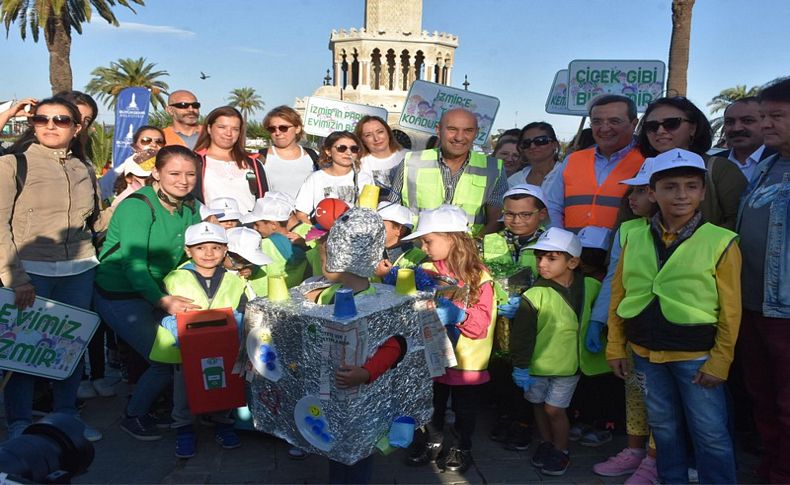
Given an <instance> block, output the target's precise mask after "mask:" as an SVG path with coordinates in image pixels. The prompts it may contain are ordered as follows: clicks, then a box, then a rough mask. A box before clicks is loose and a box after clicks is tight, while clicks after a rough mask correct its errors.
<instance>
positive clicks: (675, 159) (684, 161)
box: [650, 148, 708, 178]
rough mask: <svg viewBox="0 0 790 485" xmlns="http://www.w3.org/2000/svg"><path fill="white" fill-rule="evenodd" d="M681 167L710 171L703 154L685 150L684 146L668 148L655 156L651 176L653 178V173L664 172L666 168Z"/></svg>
mask: <svg viewBox="0 0 790 485" xmlns="http://www.w3.org/2000/svg"><path fill="white" fill-rule="evenodd" d="M681 167H688V168H696V169H697V170H701V171H703V172H707V171H708V169H707V167H705V161H704V160H703V159H702V157H701V156H699V155H697V154H696V153H694V152H690V151H688V150H683V149H682V148H673V149H672V150H667V151H665V152H664V153H661V154H659V155H656V156H655V157H654V158H653V166H652V167H651V170H650V178H653V175H655V174H657V173H659V172H663V171H664V170H671V169H673V168H681Z"/></svg>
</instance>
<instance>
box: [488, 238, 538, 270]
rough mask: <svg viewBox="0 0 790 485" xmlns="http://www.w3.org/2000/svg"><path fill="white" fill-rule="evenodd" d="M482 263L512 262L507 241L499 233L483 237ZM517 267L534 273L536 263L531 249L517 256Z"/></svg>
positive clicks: (511, 254)
mask: <svg viewBox="0 0 790 485" xmlns="http://www.w3.org/2000/svg"><path fill="white" fill-rule="evenodd" d="M483 261H485V262H486V263H490V262H493V261H496V262H502V263H512V262H513V253H512V252H511V248H510V246H509V245H508V243H507V239H505V236H504V235H503V234H502V233H501V232H497V233H492V234H486V235H485V236H483ZM518 265H519V266H521V267H522V268H530V269H531V270H532V273H536V272H537V262H536V260H535V253H534V251H533V250H531V249H525V250H523V251H521V254H519V256H518Z"/></svg>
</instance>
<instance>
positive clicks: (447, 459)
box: [436, 446, 472, 473]
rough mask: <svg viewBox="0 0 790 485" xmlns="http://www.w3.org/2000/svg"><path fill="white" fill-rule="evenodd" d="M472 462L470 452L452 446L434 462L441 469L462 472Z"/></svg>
mask: <svg viewBox="0 0 790 485" xmlns="http://www.w3.org/2000/svg"><path fill="white" fill-rule="evenodd" d="M471 464H472V452H471V451H469V450H462V449H460V448H456V447H455V446H453V447H452V448H450V451H449V452H448V453H447V454H446V455H444V456H443V457H441V458H439V460H438V461H437V462H436V466H438V467H439V468H440V469H442V470H449V471H451V472H458V473H464V472H465V471H466V470H468V469H469V466H470V465H471Z"/></svg>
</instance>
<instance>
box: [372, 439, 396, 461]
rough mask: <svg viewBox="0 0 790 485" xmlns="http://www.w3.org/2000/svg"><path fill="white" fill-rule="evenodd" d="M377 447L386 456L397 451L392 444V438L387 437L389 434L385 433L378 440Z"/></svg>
mask: <svg viewBox="0 0 790 485" xmlns="http://www.w3.org/2000/svg"><path fill="white" fill-rule="evenodd" d="M376 448H377V449H378V450H379V452H380V453H381V454H382V455H384V456H387V455H389V454H391V453H392V452H394V451H395V447H393V446H390V440H389V438H387V435H383V436H382V437H381V438H379V440H378V441H377V442H376Z"/></svg>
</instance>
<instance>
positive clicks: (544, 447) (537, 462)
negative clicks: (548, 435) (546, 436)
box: [530, 441, 554, 468]
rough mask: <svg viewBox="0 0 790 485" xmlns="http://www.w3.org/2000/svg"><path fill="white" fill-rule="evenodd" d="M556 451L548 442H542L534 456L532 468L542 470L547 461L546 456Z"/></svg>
mask: <svg viewBox="0 0 790 485" xmlns="http://www.w3.org/2000/svg"><path fill="white" fill-rule="evenodd" d="M553 449H554V445H553V444H551V443H549V442H548V441H542V442H541V443H540V444H539V445H538V449H537V450H535V454H533V455H532V460H530V461H531V462H532V466H534V467H538V468H542V467H543V463H544V462H545V461H546V456H547V455H548V454H549V453H550V452H551V451H552V450H553Z"/></svg>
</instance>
